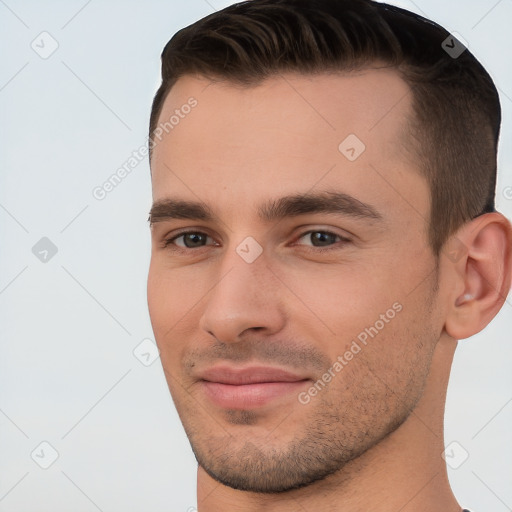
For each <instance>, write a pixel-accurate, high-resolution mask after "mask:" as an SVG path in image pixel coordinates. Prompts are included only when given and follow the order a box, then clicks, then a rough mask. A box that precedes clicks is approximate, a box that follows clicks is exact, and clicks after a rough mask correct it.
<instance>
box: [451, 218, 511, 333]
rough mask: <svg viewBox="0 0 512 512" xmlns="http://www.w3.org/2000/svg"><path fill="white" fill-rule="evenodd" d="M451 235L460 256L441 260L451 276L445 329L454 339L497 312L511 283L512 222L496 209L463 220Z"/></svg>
mask: <svg viewBox="0 0 512 512" xmlns="http://www.w3.org/2000/svg"><path fill="white" fill-rule="evenodd" d="M452 238H456V240H457V242H458V243H459V244H463V245H464V247H465V249H466V250H465V251H464V254H463V256H462V257H461V258H460V259H459V260H457V261H453V260H450V259H449V258H445V261H444V262H443V263H444V264H445V265H446V266H447V267H448V272H449V273H450V275H451V276H452V277H453V283H452V284H453V286H452V290H453V293H452V294H451V295H450V297H449V300H448V311H447V315H446V321H445V330H446V332H447V333H448V335H449V336H451V337H452V338H455V339H464V338H468V337H470V336H472V335H474V334H476V333H478V332H480V331H481V330H482V329H483V328H484V327H485V326H486V325H487V324H488V323H489V322H490V321H491V320H492V319H493V318H494V317H495V316H496V314H497V313H498V311H499V310H500V309H501V307H502V306H503V303H504V302H505V300H506V297H507V294H508V292H509V291H510V287H511V273H512V258H511V256H512V226H511V224H510V222H509V221H508V220H507V219H506V218H505V217H504V216H503V215H501V214H500V213H487V214H484V215H481V216H479V217H478V218H476V219H474V220H473V221H471V222H468V223H467V224H465V225H464V226H463V227H462V228H461V229H460V230H459V231H458V232H457V233H456V234H455V235H454V237H452Z"/></svg>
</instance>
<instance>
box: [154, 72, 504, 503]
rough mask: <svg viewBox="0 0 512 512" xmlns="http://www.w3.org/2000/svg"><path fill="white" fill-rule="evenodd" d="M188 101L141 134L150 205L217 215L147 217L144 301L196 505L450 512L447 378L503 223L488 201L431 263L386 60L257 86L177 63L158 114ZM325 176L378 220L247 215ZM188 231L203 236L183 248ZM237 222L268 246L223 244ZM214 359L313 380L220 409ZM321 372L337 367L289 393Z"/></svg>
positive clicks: (476, 311)
mask: <svg viewBox="0 0 512 512" xmlns="http://www.w3.org/2000/svg"><path fill="white" fill-rule="evenodd" d="M191 96H193V97H194V98H196V99H197V101H198V105H197V106H196V107H195V108H194V110H192V112H191V113H190V114H188V115H187V116H186V118H184V119H182V120H180V123H179V124H178V125H176V126H175V127H174V128H173V130H171V131H169V133H168V134H165V135H164V136H163V137H162V140H161V141H160V142H159V143H158V144H157V145H156V146H155V148H154V151H153V158H152V162H151V168H152V185H153V200H154V202H155V203H157V202H159V201H162V200H164V199H167V198H173V199H179V200H186V201H200V202H201V203H203V204H205V205H207V206H208V207H209V208H210V210H211V211H212V212H213V213H214V214H215V215H216V218H215V219H214V220H208V221H205V220H203V219H176V218H167V217H165V216H163V217H162V216H158V215H153V216H152V218H151V221H152V223H151V233H152V257H151V265H150V271H149V278H148V304H149V310H150V316H151V321H152V325H153V329H154V333H155V337H156V341H157V344H158V347H159V349H160V353H161V360H162V365H163V368H164V371H165V376H166V379H167V382H168V385H169V389H170V391H171V394H172V397H173V400H174V402H175V405H176V407H177V410H178V413H179V415H180V418H181V420H182V422H183V425H184V428H185V430H186V432H187V435H188V437H189V439H190V442H191V445H192V448H193V450H194V453H195V454H196V457H197V459H198V461H199V468H198V482H197V483H198V509H199V511H200V512H214V511H226V510H230V511H232V510H233V511H237V510H244V511H253V510H254V511H256V510H258V511H261V510H265V511H274V510H279V511H294V512H295V511H297V510H322V511H335V510H343V511H344V512H359V511H361V512H363V511H367V510H379V511H380V512H388V511H389V512H396V511H397V510H400V511H401V512H412V511H415V512H427V511H432V510H441V509H442V510H444V511H446V512H460V510H461V507H460V506H459V505H458V503H457V501H456V499H455V497H454V496H453V494H452V492H451V489H450V486H449V483H448V479H447V474H446V467H445V462H444V460H443V459H442V457H441V454H442V452H443V449H444V447H443V444H444V443H443V413H444V404H445V396H446V387H447V383H448V379H449V374H450V367H451V363H452V358H453V354H454V351H455V349H456V346H457V340H458V339H462V338H467V337H469V336H471V335H472V334H475V333H476V332H478V331H480V330H481V329H483V328H484V327H485V325H487V323H488V322H489V321H490V320H491V319H492V318H493V317H494V316H495V315H496V313H497V312H498V311H499V309H500V308H501V306H502V305H503V302H504V300H505V297H506V295H507V293H508V290H509V288H510V280H511V250H510V247H511V245H512V229H511V226H510V223H509V222H508V221H507V220H506V219H505V218H504V217H503V216H502V215H500V214H498V213H492V214H486V215H483V216H481V217H479V218H478V219H475V220H474V221H472V222H469V223H467V224H465V225H464V226H462V227H461V229H460V230H459V231H458V232H457V233H456V237H455V238H454V239H453V240H451V241H449V242H448V243H447V250H446V251H444V252H443V253H442V254H441V255H440V257H439V258H438V259H436V257H435V256H434V255H433V253H432V251H431V249H430V247H429V245H428V240H427V227H428V219H429V212H430V199H429V189H428V184H427V182H426V181H425V180H424V178H423V177H422V176H421V173H420V172H419V167H418V162H416V161H415V158H414V153H413V151H411V150H410V149H408V148H409V147H410V145H409V143H408V140H407V135H406V134H407V121H408V119H410V117H411V116H412V110H411V95H410V90H409V88H408V86H407V84H406V83H405V82H404V81H403V80H402V79H401V78H400V77H399V76H398V75H397V74H396V73H395V72H394V71H393V70H390V69H377V68H375V69H367V70H364V71H360V72H357V73H356V72H351V73H349V74H336V75H316V76H314V77H308V76H302V75H297V74H286V75H282V76H276V77H272V78H270V79H267V80H265V81H264V82H262V83H261V84H259V85H257V86H254V87H241V86H236V85H234V84H231V83H226V82H212V81H210V80H208V79H206V78H202V77H192V76H186V77H182V78H180V79H179V80H178V82H177V83H176V85H175V86H174V87H173V88H172V90H171V91H170V93H169V95H168V97H167V98H166V102H165V104H164V107H163V110H162V113H161V116H160V120H161V121H164V120H166V119H168V118H169V117H170V116H171V115H172V113H173V112H174V110H175V109H176V108H180V106H181V105H183V104H185V103H186V102H187V100H188V99H189V98H190V97H191ZM349 134H356V135H357V137H358V138H359V139H360V140H361V141H363V142H364V144H365V146H366V149H365V151H364V152H363V153H362V154H361V155H360V156H359V157H358V158H357V159H356V160H355V161H349V160H348V159H347V158H346V157H345V156H344V155H343V154H342V153H341V152H340V151H339V149H338V146H339V144H340V142H342V141H343V140H344V139H345V138H346V137H347V135H349ZM325 191H338V192H343V193H346V194H349V195H351V196H353V197H355V198H357V199H358V200H359V201H362V202H364V203H366V204H369V205H371V206H372V207H373V208H374V209H376V210H378V212H379V213H380V215H381V217H382V218H381V219H380V220H377V219H366V218H353V217H351V216H349V215H342V214H333V213H322V212H315V213H307V214H303V215H300V216H286V217H284V218H282V219H279V220H276V219H274V220H273V221H271V222H268V221H266V220H264V219H262V218H260V217H259V216H258V208H259V207H260V205H262V204H264V203H266V202H268V201H269V200H276V199H278V198H280V197H284V196H288V195H291V194H306V193H312V192H325ZM153 213H155V210H154V211H153ZM183 229H187V230H189V231H193V232H200V233H205V235H207V236H208V238H206V237H204V238H202V239H200V240H202V242H201V243H200V244H198V245H196V246H193V247H192V248H187V247H186V246H185V245H184V243H185V240H184V238H183V237H181V238H176V237H178V236H179V235H180V234H181V232H180V230H183ZM311 231H316V232H318V231H320V232H325V231H328V232H331V233H333V234H334V235H339V236H341V237H345V238H346V239H348V240H349V241H348V242H343V241H342V239H341V238H338V237H337V236H329V235H327V240H328V242H327V243H326V245H327V247H329V248H330V249H329V250H328V251H321V248H319V247H318V246H315V244H316V242H315V239H312V237H311ZM308 233H309V234H308ZM248 236H250V237H253V238H254V239H255V240H256V241H257V242H258V244H259V245H260V246H261V247H262V248H263V252H262V254H261V255H260V256H259V257H257V258H256V259H255V261H254V262H252V263H247V262H246V261H244V259H242V258H241V256H240V255H239V253H237V251H236V248H237V246H239V244H240V243H241V242H242V241H243V240H244V239H245V238H246V237H248ZM323 236H324V241H325V236H326V235H323ZM173 237H174V240H173V241H171V242H170V244H169V245H168V246H167V247H165V240H168V239H173ZM187 240H188V241H190V239H187ZM195 240H196V241H197V238H196V239H195ZM203 242H204V243H203ZM453 243H457V244H459V246H460V244H461V243H462V246H463V247H464V248H465V249H464V251H463V253H462V256H460V257H459V258H457V259H456V261H454V258H448V257H447V256H446V255H447V254H449V248H450V244H453ZM201 244H202V245H201ZM397 303H398V304H399V305H400V306H401V310H400V312H397V313H396V315H394V317H393V318H392V319H391V320H389V321H388V322H386V323H385V325H384V327H383V328H382V329H381V330H379V332H378V334H377V335H376V336H375V337H374V338H372V339H369V341H368V343H367V344H366V345H365V346H362V345H361V344H360V345H361V347H362V348H361V350H360V351H359V352H358V353H357V354H356V355H354V356H353V358H352V359H351V360H350V361H348V362H347V364H346V365H344V366H343V369H342V370H341V371H339V372H333V371H332V366H333V363H334V362H335V361H337V358H338V356H340V355H343V354H345V352H346V351H347V350H349V349H350V346H351V343H352V342H353V341H354V340H356V339H357V336H358V334H360V333H361V332H362V331H364V329H365V328H368V327H369V326H374V325H375V323H376V321H377V320H379V318H381V316H380V315H382V314H385V313H386V311H388V310H389V309H390V308H392V305H393V304H397ZM219 362H225V363H229V364H230V365H240V364H249V363H254V364H256V363H260V364H263V365H273V366H279V367H280V368H284V369H287V370H290V371H293V372H295V373H300V375H301V376H303V377H304V378H305V379H308V380H307V381H305V382H304V383H303V386H302V387H301V388H300V389H298V390H295V391H294V392H292V393H288V394H285V395H283V396H280V397H278V398H277V399H275V400H272V401H271V402H269V403H267V404H266V405H264V406H261V407H259V408H256V409H251V410H244V409H243V408H242V409H237V410H228V409H226V408H223V407H219V406H218V405H216V404H213V403H212V402H211V400H210V399H209V398H208V397H207V396H206V395H205V393H204V391H203V388H202V386H201V382H200V379H199V378H198V375H199V373H200V372H201V371H202V370H204V369H206V368H208V367H210V366H212V365H214V364H218V363H219ZM329 368H331V374H334V375H335V376H334V377H333V378H332V379H331V381H330V382H329V383H328V384H327V385H326V386H325V387H323V388H322V389H321V391H319V392H318V393H317V394H316V395H315V396H311V397H310V398H311V399H310V401H309V402H308V403H306V404H303V403H300V401H299V400H298V392H299V391H302V392H307V391H308V390H309V389H310V388H311V386H312V385H313V384H314V382H316V381H318V379H319V378H321V377H322V375H323V374H324V373H325V372H327V371H328V369H329ZM303 396H304V395H303Z"/></svg>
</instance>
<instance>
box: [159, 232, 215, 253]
mask: <svg viewBox="0 0 512 512" xmlns="http://www.w3.org/2000/svg"><path fill="white" fill-rule="evenodd" d="M212 241H214V240H213V238H212V237H211V236H208V235H207V234H206V233H202V232H200V231H187V232H185V233H180V234H179V235H175V236H173V237H171V238H168V239H166V240H165V242H164V247H170V246H173V245H175V246H177V247H179V248H181V249H197V248H198V247H204V246H205V245H212V244H211V243H209V244H208V242H212Z"/></svg>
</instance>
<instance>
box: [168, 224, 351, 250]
mask: <svg viewBox="0 0 512 512" xmlns="http://www.w3.org/2000/svg"><path fill="white" fill-rule="evenodd" d="M311 233H323V234H326V235H332V236H334V237H336V238H339V241H337V242H335V243H333V244H332V245H328V246H326V247H316V246H314V245H310V246H307V247H308V248H309V249H310V250H312V251H314V252H317V253H318V252H327V251H333V250H339V249H341V248H343V246H345V245H346V244H348V243H350V242H351V240H350V239H349V238H346V237H344V236H341V235H339V234H337V233H334V232H332V231H329V230H325V229H310V230H309V231H305V232H304V233H301V234H300V235H299V236H298V237H297V239H296V240H300V239H302V238H304V237H305V236H306V235H309V234H311ZM190 234H197V235H205V236H206V237H209V238H213V237H211V236H210V235H208V233H204V232H203V231H194V230H190V231H182V232H181V233H178V234H176V235H174V236H172V237H170V238H166V239H165V240H164V242H163V247H164V248H166V249H169V250H171V251H175V252H189V251H197V250H198V249H203V248H205V247H207V246H204V245H203V246H200V247H198V248H193V247H180V246H177V245H175V244H174V242H175V241H176V240H177V239H178V238H181V237H182V236H185V235H190ZM340 245H341V247H340Z"/></svg>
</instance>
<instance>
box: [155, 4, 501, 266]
mask: <svg viewBox="0 0 512 512" xmlns="http://www.w3.org/2000/svg"><path fill="white" fill-rule="evenodd" d="M450 37H451V36H450V34H449V33H448V32H447V31H446V30H445V29H444V28H442V27H441V26H439V25H438V24H436V23H434V22H432V21H430V20H427V19H425V18H423V17H421V16H419V15H416V14H413V13H411V12H409V11H406V10H404V9H400V8H398V7H395V6H391V5H388V4H385V3H378V2H374V1H372V0H250V1H245V2H241V3H238V4H234V5H231V6H229V7H227V8H225V9H223V10H221V11H218V12H216V13H214V14H211V15H209V16H207V17H205V18H203V19H201V20H199V21H198V22H196V23H194V24H192V25H190V26H189V27H186V28H184V29H182V30H180V31H179V32H177V33H176V34H175V35H174V37H173V38H172V39H171V40H170V41H169V42H168V43H167V45H166V46H165V48H164V50H163V52H162V84H161V86H160V88H159V89H158V91H157V93H156V95H155V97H154V100H153V105H152V109H151V117H150V127H149V138H150V141H151V143H153V132H154V130H155V128H156V125H157V122H158V118H159V115H160V112H161V110H162V105H163V103H164V101H165V98H166V96H167V94H168V93H169V91H170V89H171V88H172V86H173V85H174V84H175V83H176V81H177V80H178V79H179V78H180V77H182V76H184V75H199V76H204V77H206V78H211V79H217V80H218V79H221V80H227V81H230V82H233V83H237V84H241V85H245V86H252V85H257V84H258V83H261V82H262V81H263V80H264V79H265V78H268V77H271V76H273V75H276V74H279V73H282V72H299V73H302V74H309V75H311V74H320V73H322V72H333V71H334V72H335V71H350V70H355V69H361V68H364V67H365V66H366V67H368V66H371V65H372V64H374V63H376V62H384V63H385V64H387V65H389V66H391V67H393V68H396V70H397V72H398V73H399V74H400V76H401V77H402V78H403V79H404V80H405V81H406V82H407V83H408V84H409V86H410V87H411V90H412V96H413V108H414V117H415V118H414V119H412V120H410V125H411V126H410V128H411V135H412V137H411V143H412V146H413V148H414V151H415V153H416V155H417V157H418V161H419V162H420V171H421V172H422V174H423V175H424V176H425V178H426V179H427V181H428V183H429V186H430V193H431V201H430V204H431V215H430V223H429V227H428V229H429V232H428V236H429V242H430V246H431V248H432V251H433V253H434V254H435V255H436V256H438V255H439V254H440V250H441V248H442V247H443V245H444V243H445V242H446V240H447V239H448V238H449V237H450V235H452V234H453V233H454V232H455V231H456V230H457V229H458V228H459V227H460V226H462V225H463V224H464V223H465V222H467V221H469V220H471V219H473V218H475V217H477V216H479V215H482V214H483V213H487V212H492V211H495V205H494V196H495V188H496V155H497V147H498V138H499V131H500V123H501V108H500V102H499V97H498V92H497V90H496V87H495V86H494V83H493V81H492V79H491V77H490V76H489V74H488V73H487V72H486V71H485V69H484V68H483V67H482V65H481V64H480V63H479V62H478V61H477V59H476V58H475V57H474V56H473V55H472V54H471V53H470V52H469V50H467V49H466V50H465V51H463V52H462V54H460V55H459V56H457V57H456V58H455V55H454V54H450V53H449V52H448V51H446V43H443V42H445V41H447V40H448V42H449V43H448V45H449V46H448V47H451V46H454V45H455V44H458V42H457V41H456V40H452V39H447V38H450ZM150 145H151V146H152V144H150ZM150 159H151V152H150Z"/></svg>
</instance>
